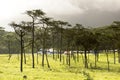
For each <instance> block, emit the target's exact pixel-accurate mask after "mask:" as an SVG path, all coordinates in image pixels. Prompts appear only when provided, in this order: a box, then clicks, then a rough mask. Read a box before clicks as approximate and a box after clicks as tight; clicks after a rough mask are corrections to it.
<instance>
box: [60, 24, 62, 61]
mask: <svg viewBox="0 0 120 80" xmlns="http://www.w3.org/2000/svg"><path fill="white" fill-rule="evenodd" d="M61 60H62V25H61V36H60V62H61Z"/></svg>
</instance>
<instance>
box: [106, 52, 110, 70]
mask: <svg viewBox="0 0 120 80" xmlns="http://www.w3.org/2000/svg"><path fill="white" fill-rule="evenodd" d="M105 53H106V57H107V64H108V71H109V70H110V66H109V57H108V51H107V50H106V52H105Z"/></svg>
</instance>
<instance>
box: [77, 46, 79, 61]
mask: <svg viewBox="0 0 120 80" xmlns="http://www.w3.org/2000/svg"><path fill="white" fill-rule="evenodd" d="M77 62H79V50H78V47H77Z"/></svg>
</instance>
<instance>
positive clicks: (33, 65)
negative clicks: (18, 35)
mask: <svg viewBox="0 0 120 80" xmlns="http://www.w3.org/2000/svg"><path fill="white" fill-rule="evenodd" d="M34 31H35V26H34V18H33V27H32V68H35V63H34Z"/></svg>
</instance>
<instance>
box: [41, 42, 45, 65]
mask: <svg viewBox="0 0 120 80" xmlns="http://www.w3.org/2000/svg"><path fill="white" fill-rule="evenodd" d="M44 54H45V40H43V54H42V66H43V67H44Z"/></svg>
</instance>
